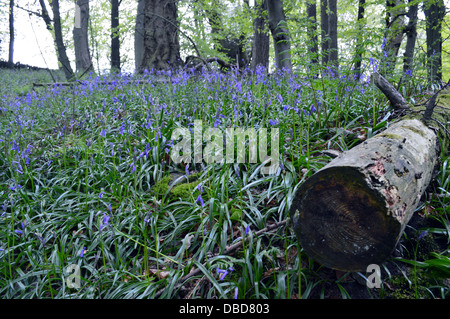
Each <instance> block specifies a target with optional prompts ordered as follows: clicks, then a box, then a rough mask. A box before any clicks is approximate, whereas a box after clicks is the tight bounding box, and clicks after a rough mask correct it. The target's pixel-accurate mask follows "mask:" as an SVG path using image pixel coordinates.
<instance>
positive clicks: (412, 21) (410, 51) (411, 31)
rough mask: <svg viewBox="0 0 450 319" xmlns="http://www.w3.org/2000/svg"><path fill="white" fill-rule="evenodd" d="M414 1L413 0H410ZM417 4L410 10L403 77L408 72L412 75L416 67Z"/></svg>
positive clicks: (406, 29) (410, 0)
mask: <svg viewBox="0 0 450 319" xmlns="http://www.w3.org/2000/svg"><path fill="white" fill-rule="evenodd" d="M409 2H412V0H409ZM417 11H418V6H417V4H412V5H411V6H410V7H409V10H408V19H409V22H408V25H407V26H406V28H405V32H406V48H405V53H404V55H403V73H404V74H403V77H405V76H406V73H410V75H411V76H412V71H413V70H412V69H413V67H414V64H413V58H414V48H415V46H416V39H417Z"/></svg>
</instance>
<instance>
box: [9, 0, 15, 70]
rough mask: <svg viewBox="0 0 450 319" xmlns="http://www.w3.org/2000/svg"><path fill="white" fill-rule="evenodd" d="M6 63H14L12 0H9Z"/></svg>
mask: <svg viewBox="0 0 450 319" xmlns="http://www.w3.org/2000/svg"><path fill="white" fill-rule="evenodd" d="M8 63H9V64H14V0H9V52H8Z"/></svg>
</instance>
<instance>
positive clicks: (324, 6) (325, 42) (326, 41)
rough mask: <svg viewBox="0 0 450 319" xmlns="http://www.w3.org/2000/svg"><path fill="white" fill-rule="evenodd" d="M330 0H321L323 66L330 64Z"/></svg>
mask: <svg viewBox="0 0 450 319" xmlns="http://www.w3.org/2000/svg"><path fill="white" fill-rule="evenodd" d="M327 10H328V0H320V30H321V42H322V67H325V66H326V65H327V64H328V49H329V47H330V38H329V34H328V12H327Z"/></svg>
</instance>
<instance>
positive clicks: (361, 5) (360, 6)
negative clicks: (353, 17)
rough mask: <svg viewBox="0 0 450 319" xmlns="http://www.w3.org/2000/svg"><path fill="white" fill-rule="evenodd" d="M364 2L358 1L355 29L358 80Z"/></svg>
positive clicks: (357, 75) (358, 75) (356, 73)
mask: <svg viewBox="0 0 450 319" xmlns="http://www.w3.org/2000/svg"><path fill="white" fill-rule="evenodd" d="M365 5H366V0H359V2H358V18H357V25H358V26H357V27H358V35H357V37H356V54H355V75H356V77H357V78H358V79H359V78H360V77H361V63H362V56H363V53H364V46H363V43H362V38H363V32H364V28H363V21H364V20H363V19H364V10H365Z"/></svg>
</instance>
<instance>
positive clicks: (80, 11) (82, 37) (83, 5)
mask: <svg viewBox="0 0 450 319" xmlns="http://www.w3.org/2000/svg"><path fill="white" fill-rule="evenodd" d="M88 28H89V0H77V2H76V3H75V25H74V28H73V42H74V47H75V66H76V70H77V72H81V73H83V72H85V71H86V70H88V69H90V68H92V60H91V54H90V52H89V40H88Z"/></svg>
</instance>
